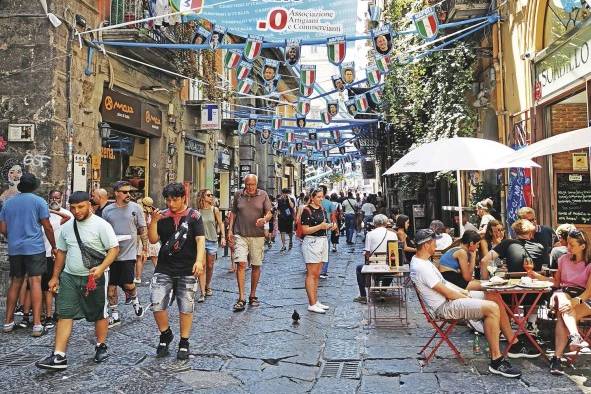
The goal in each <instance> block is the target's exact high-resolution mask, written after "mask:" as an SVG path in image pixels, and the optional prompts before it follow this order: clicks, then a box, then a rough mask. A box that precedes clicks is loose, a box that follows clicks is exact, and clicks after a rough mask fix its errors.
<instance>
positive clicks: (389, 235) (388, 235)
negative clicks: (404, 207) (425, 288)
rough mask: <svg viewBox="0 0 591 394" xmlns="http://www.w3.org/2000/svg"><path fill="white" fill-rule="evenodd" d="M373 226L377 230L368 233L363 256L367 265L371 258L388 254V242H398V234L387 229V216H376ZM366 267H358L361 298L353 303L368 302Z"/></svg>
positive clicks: (356, 298) (361, 265) (360, 265)
mask: <svg viewBox="0 0 591 394" xmlns="http://www.w3.org/2000/svg"><path fill="white" fill-rule="evenodd" d="M373 225H374V227H375V228H374V229H373V230H371V231H370V232H369V233H367V235H366V237H365V248H363V255H364V258H365V261H366V262H367V263H369V258H370V257H371V256H375V255H376V254H386V253H387V251H388V241H398V237H397V236H396V233H395V232H394V231H392V230H389V229H388V228H386V226H387V225H388V217H387V216H386V215H382V214H378V215H375V216H374V217H373ZM364 265H365V263H362V264H359V265H357V286H359V297H355V298H354V299H353V301H355V302H361V303H365V302H367V294H366V292H365V278H364V277H363V274H362V273H361V269H362V268H363V266H364Z"/></svg>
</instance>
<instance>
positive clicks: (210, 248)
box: [205, 239, 218, 256]
mask: <svg viewBox="0 0 591 394" xmlns="http://www.w3.org/2000/svg"><path fill="white" fill-rule="evenodd" d="M205 253H207V254H208V255H210V256H215V255H216V254H218V241H209V240H207V239H206V240H205Z"/></svg>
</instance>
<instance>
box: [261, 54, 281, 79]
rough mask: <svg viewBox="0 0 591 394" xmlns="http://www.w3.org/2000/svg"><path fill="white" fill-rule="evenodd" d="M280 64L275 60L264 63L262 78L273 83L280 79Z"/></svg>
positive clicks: (267, 60) (266, 60)
mask: <svg viewBox="0 0 591 394" xmlns="http://www.w3.org/2000/svg"><path fill="white" fill-rule="evenodd" d="M278 74H279V62H278V61H277V60H273V59H265V62H264V63H263V71H262V75H261V76H262V77H263V80H264V81H265V82H267V83H268V82H272V81H274V80H275V79H279V75H278Z"/></svg>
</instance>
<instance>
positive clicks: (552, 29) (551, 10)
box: [544, 0, 591, 48]
mask: <svg viewBox="0 0 591 394" xmlns="http://www.w3.org/2000/svg"><path fill="white" fill-rule="evenodd" d="M583 3H584V2H583ZM589 16H591V12H590V10H589V8H587V7H586V5H583V6H582V7H580V8H574V9H573V10H572V11H570V12H567V11H565V9H564V8H563V6H562V2H561V0H548V2H547V5H546V16H545V20H544V48H545V47H548V46H549V45H550V44H552V43H553V42H554V41H556V39H557V38H559V37H562V36H563V35H564V34H566V33H568V32H569V31H571V30H572V29H574V28H575V27H577V26H579V25H580V23H581V22H582V21H584V20H585V19H587V18H588V17H589Z"/></svg>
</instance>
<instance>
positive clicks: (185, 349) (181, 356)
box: [176, 342, 189, 360]
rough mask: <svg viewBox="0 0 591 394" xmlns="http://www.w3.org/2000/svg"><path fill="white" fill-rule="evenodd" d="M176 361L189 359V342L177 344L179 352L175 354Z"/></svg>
mask: <svg viewBox="0 0 591 394" xmlns="http://www.w3.org/2000/svg"><path fill="white" fill-rule="evenodd" d="M176 358H177V360H187V359H189V342H186V343H179V351H178V352H177V354H176Z"/></svg>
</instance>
